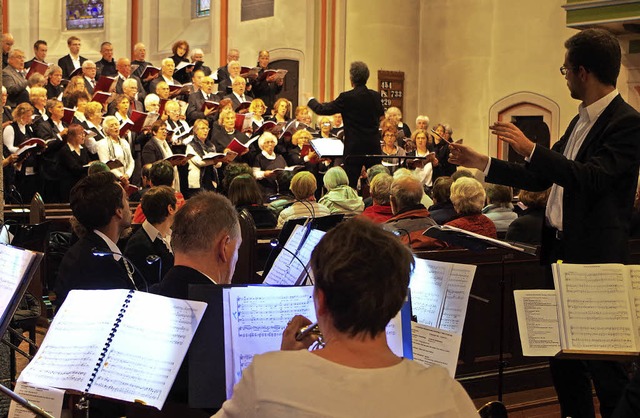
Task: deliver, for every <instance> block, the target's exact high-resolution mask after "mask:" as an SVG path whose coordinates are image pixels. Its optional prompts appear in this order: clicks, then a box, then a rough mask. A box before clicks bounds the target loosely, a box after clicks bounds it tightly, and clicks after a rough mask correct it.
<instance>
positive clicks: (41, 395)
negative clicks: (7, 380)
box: [8, 382, 64, 418]
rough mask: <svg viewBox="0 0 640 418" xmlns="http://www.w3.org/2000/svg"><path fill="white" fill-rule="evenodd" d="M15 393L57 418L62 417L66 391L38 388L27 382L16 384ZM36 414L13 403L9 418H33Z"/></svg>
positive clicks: (10, 407)
mask: <svg viewBox="0 0 640 418" xmlns="http://www.w3.org/2000/svg"><path fill="white" fill-rule="evenodd" d="M14 392H15V393H16V394H18V395H20V396H22V397H23V398H25V399H26V400H28V401H29V402H31V403H33V404H34V405H36V406H38V407H40V408H42V409H44V410H45V411H47V412H48V413H50V414H51V415H53V416H54V417H56V418H60V416H62V400H63V398H64V390H60V389H55V388H49V387H44V386H37V385H34V384H30V383H26V382H18V383H16V387H15V389H14ZM33 416H34V413H33V412H31V411H29V410H28V409H26V408H24V407H22V406H20V405H18V403H17V402H16V401H11V406H9V416H8V418H32V417H33Z"/></svg>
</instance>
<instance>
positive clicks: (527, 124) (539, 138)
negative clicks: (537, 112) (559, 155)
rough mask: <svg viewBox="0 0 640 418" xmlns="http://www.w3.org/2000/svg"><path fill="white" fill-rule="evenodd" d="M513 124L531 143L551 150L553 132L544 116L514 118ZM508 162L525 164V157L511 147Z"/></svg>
mask: <svg viewBox="0 0 640 418" xmlns="http://www.w3.org/2000/svg"><path fill="white" fill-rule="evenodd" d="M511 122H512V123H513V124H514V125H516V126H517V127H518V128H519V129H520V130H521V131H522V132H523V133H524V135H525V136H526V137H527V138H529V139H530V140H531V141H533V142H535V143H536V144H538V145H541V146H543V147H545V148H549V144H550V142H551V132H550V131H549V126H547V124H546V123H545V121H544V119H543V117H542V116H513V117H512V119H511ZM507 160H508V161H511V162H516V163H522V162H524V157H522V156H521V155H519V154H518V153H516V152H515V151H513V150H512V149H511V147H509V150H508V151H507Z"/></svg>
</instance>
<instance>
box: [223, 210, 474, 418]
mask: <svg viewBox="0 0 640 418" xmlns="http://www.w3.org/2000/svg"><path fill="white" fill-rule="evenodd" d="M413 264H414V262H413V256H412V254H411V252H410V251H409V250H408V249H407V248H406V247H405V246H404V245H402V244H400V243H399V242H398V241H397V240H395V239H394V237H393V236H392V235H391V234H389V233H387V232H385V231H383V230H382V229H381V228H380V227H379V226H377V225H375V224H373V223H371V222H368V221H364V220H359V219H352V220H348V221H346V222H343V223H341V224H339V225H338V226H336V227H335V228H333V229H331V230H330V231H329V232H327V233H326V235H324V237H323V238H322V239H321V240H320V243H319V244H318V245H317V246H316V248H315V249H314V251H313V253H312V256H311V270H312V271H313V276H314V278H315V285H314V286H315V288H314V302H315V313H316V317H317V323H318V326H319V328H320V332H321V333H322V336H323V341H324V344H323V345H322V347H321V348H319V349H317V350H313V351H309V347H310V346H311V345H312V344H313V343H314V338H313V337H307V338H305V339H303V340H302V341H297V340H296V339H295V335H296V333H297V332H298V331H299V330H300V328H301V327H303V326H306V325H309V324H311V321H310V320H309V319H308V318H305V317H303V316H299V315H298V316H295V317H293V318H292V320H291V321H290V322H289V324H288V325H287V327H286V328H285V330H284V332H283V335H282V345H281V351H278V352H271V353H267V354H262V355H258V356H255V357H254V358H253V360H252V362H251V364H250V365H249V367H248V368H247V369H245V370H244V373H243V376H242V379H241V380H240V382H239V383H238V384H237V385H236V386H235V387H234V390H233V396H232V398H231V399H229V400H227V401H226V402H225V403H224V404H223V405H222V409H221V410H220V411H219V412H218V413H217V414H216V415H214V417H220V418H222V417H257V416H263V417H264V416H269V417H275V416H278V417H284V416H289V417H293V416H295V417H301V416H307V417H310V416H319V415H322V416H327V417H329V416H331V417H355V416H366V417H418V416H420V417H426V416H430V417H436V416H438V417H471V416H477V415H478V414H477V412H476V410H475V407H474V405H473V402H472V401H471V398H469V395H468V394H467V393H466V392H465V390H464V389H463V388H462V386H461V385H460V383H458V382H457V381H456V380H454V379H453V378H451V377H450V376H449V374H448V372H447V371H446V369H444V368H442V367H440V366H431V367H428V368H426V367H424V366H422V365H420V364H418V363H417V362H414V361H412V360H407V359H404V358H402V357H399V356H397V355H396V354H395V353H394V352H393V351H392V350H391V349H390V348H389V345H388V342H387V337H386V333H385V328H386V326H387V324H388V322H389V321H390V320H391V319H392V318H393V317H395V316H396V314H397V313H398V311H399V310H400V308H401V307H402V305H403V303H404V302H405V298H406V296H407V287H408V284H409V279H410V276H411V272H412V270H413ZM316 338H317V337H316ZM274 382H278V384H277V385H275V384H274ZM336 382H339V384H336ZM310 394H311V396H310Z"/></svg>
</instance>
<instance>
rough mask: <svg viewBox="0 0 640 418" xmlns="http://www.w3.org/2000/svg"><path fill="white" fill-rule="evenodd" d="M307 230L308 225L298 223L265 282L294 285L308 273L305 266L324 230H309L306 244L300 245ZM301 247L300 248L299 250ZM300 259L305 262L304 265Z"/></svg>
mask: <svg viewBox="0 0 640 418" xmlns="http://www.w3.org/2000/svg"><path fill="white" fill-rule="evenodd" d="M306 232H307V227H305V226H302V225H296V227H295V228H294V230H293V232H292V233H291V236H290V237H289V239H288V240H287V242H286V244H285V245H284V248H285V250H282V251H280V254H278V257H277V258H276V260H275V261H274V262H273V266H272V267H271V270H269V274H267V277H265V279H264V282H263V283H264V284H268V285H285V286H292V285H294V284H295V283H296V282H297V281H298V279H299V278H300V277H302V276H303V275H304V274H306V272H305V270H304V267H307V266H308V265H309V261H310V260H311V253H312V252H313V249H314V248H315V247H316V245H318V242H320V239H321V238H322V237H323V236H324V232H323V231H320V230H317V229H312V230H311V231H309V235H308V236H307V238H306V240H305V241H304V244H303V245H302V247H300V242H301V241H302V239H303V238H304V235H305V233H306ZM299 247H300V249H299V250H298V248H299ZM287 250H289V251H291V252H292V253H294V254H295V255H296V256H297V257H298V258H299V259H300V260H299V261H298V260H296V259H295V258H294V257H293V256H292V255H291V253H290V252H289V251H287ZM300 261H301V262H302V263H304V267H303V265H302V264H301V263H300ZM309 273H311V272H309Z"/></svg>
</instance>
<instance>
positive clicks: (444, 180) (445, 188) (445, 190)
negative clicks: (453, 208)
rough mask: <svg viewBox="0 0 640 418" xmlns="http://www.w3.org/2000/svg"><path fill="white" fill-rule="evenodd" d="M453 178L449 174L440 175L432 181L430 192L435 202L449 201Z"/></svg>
mask: <svg viewBox="0 0 640 418" xmlns="http://www.w3.org/2000/svg"><path fill="white" fill-rule="evenodd" d="M452 184H453V179H452V178H451V177H449V176H441V177H438V178H437V179H436V181H434V182H433V188H432V189H431V194H433V200H434V201H435V202H436V203H447V202H451V185H452Z"/></svg>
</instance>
